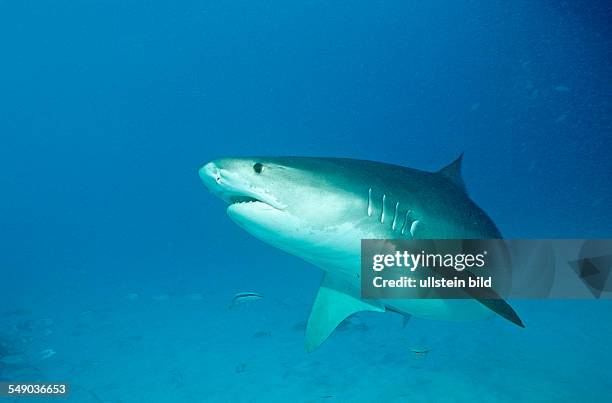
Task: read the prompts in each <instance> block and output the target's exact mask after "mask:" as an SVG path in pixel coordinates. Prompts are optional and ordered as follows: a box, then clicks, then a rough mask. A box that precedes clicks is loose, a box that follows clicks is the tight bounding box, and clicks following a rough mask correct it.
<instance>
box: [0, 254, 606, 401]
mask: <svg viewBox="0 0 612 403" xmlns="http://www.w3.org/2000/svg"><path fill="white" fill-rule="evenodd" d="M267 269H268V270H269V273H268V275H271V276H274V275H280V273H281V268H275V267H270V266H268V267H267ZM237 270H247V269H246V268H242V269H237ZM297 274H298V276H294V277H292V278H296V277H297V278H301V279H302V282H300V283H288V284H287V286H286V287H284V288H279V287H276V286H275V285H274V284H271V283H270V282H266V276H265V275H264V274H262V275H261V276H259V277H258V276H256V275H253V273H249V274H248V275H245V276H243V277H242V278H239V279H238V280H237V281H236V282H234V283H233V284H228V286H226V287H219V286H216V285H214V284H210V283H209V284H208V285H207V284H206V283H205V282H202V281H200V280H198V281H193V282H191V283H190V282H185V281H183V280H181V278H179V277H177V276H176V275H171V274H169V275H168V276H167V278H159V277H158V278H155V279H143V280H142V281H140V282H138V281H136V280H135V279H133V278H130V277H126V278H124V279H123V280H118V279H117V278H116V276H110V275H109V276H108V278H100V277H98V278H97V279H96V281H95V282H97V283H98V285H104V287H100V286H98V287H94V283H92V282H91V279H89V277H88V274H87V273H85V272H82V273H81V272H78V271H77V272H75V274H74V277H73V278H71V279H70V280H66V281H65V283H64V285H63V287H62V289H61V291H59V290H58V291H56V292H50V291H49V289H48V288H47V287H45V286H44V285H43V284H38V285H37V286H33V287H32V288H31V289H30V290H29V291H28V292H27V293H23V294H21V296H22V303H21V304H17V305H16V306H15V307H14V308H13V309H6V310H5V311H4V312H3V313H2V322H1V325H0V335H2V336H1V337H2V338H3V343H4V345H5V346H9V347H10V348H13V349H14V351H13V352H15V353H18V354H19V357H20V358H21V359H22V362H19V363H13V364H3V365H2V367H1V368H0V370H1V375H0V376H1V378H2V379H3V380H12V381H14V380H24V381H26V380H27V381H34V380H48V381H68V382H69V383H70V385H71V388H72V391H71V396H70V401H75V402H171V401H181V402H198V401H220V402H224V401H236V402H258V401H296V402H309V401H325V402H333V401H339V402H343V401H357V402H372V401H389V402H434V401H435V402H437V401H451V402H463V401H483V402H484V401H486V402H488V401H508V402H510V401H537V402H543V401H588V402H605V401H609V400H608V399H609V393H610V391H611V390H612V367H611V366H610V365H609V361H610V359H612V351H611V350H610V348H609V342H610V340H609V335H610V334H612V321H610V320H609V318H610V315H609V314H610V312H611V311H612V304H611V303H610V301H574V302H569V301H529V302H526V301H522V302H515V303H514V306H515V308H516V309H517V311H519V313H520V314H521V316H522V318H523V320H524V322H525V323H526V325H527V327H526V329H520V328H518V327H516V326H513V325H511V324H509V323H507V322H506V321H504V320H502V319H497V318H495V319H492V320H487V321H480V322H472V323H449V322H437V321H428V320H422V319H414V318H413V319H412V320H411V321H410V322H409V323H408V325H407V326H406V327H405V328H402V320H401V318H400V317H399V316H398V315H396V314H392V313H387V314H377V313H362V314H358V315H356V316H354V317H352V318H350V320H349V322H348V323H345V324H343V325H342V326H341V327H340V328H339V329H338V330H337V331H336V332H335V333H334V334H333V335H332V337H331V338H330V339H329V340H328V341H327V342H326V343H324V344H323V346H322V347H321V348H320V349H318V350H316V351H315V352H313V353H311V354H308V353H306V351H305V349H304V334H303V333H304V326H305V321H306V319H307V317H308V313H309V309H310V305H311V303H312V298H314V295H315V292H316V289H317V284H318V281H319V280H318V276H319V274H318V272H317V270H315V269H313V270H311V271H299V272H298V273H297ZM85 279H88V280H85ZM268 279H269V278H268ZM280 280H282V278H281V279H280ZM159 284H164V285H163V286H160V285H159ZM248 285H251V288H252V289H250V290H251V291H252V290H253V289H256V290H257V291H260V292H262V293H263V294H264V296H265V297H264V299H263V300H260V301H255V302H252V303H249V304H245V305H241V306H237V307H234V308H232V309H229V308H228V305H229V302H230V300H231V298H232V295H233V290H232V288H235V291H244V290H245V289H247V286H248ZM5 286H6V284H5ZM101 290H103V291H101ZM136 294H137V295H136ZM27 301H29V302H27ZM34 301H36V302H34ZM5 308H6V307H5ZM49 348H51V349H53V350H54V351H55V352H56V354H55V355H53V356H51V357H49V358H45V359H41V357H40V354H41V351H43V350H45V349H49ZM413 349H417V350H421V349H425V350H428V352H427V353H424V354H417V353H414V352H412V351H411V350H413ZM36 400H37V399H32V398H21V399H17V398H15V399H11V398H8V399H3V401H7V402H10V401H20V402H21V401H23V402H26V401H36ZM40 401H49V400H47V399H44V400H43V399H40Z"/></svg>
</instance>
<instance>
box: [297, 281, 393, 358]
mask: <svg viewBox="0 0 612 403" xmlns="http://www.w3.org/2000/svg"><path fill="white" fill-rule="evenodd" d="M346 291H347V290H346V289H345V290H344V291H343V287H342V284H341V283H339V282H337V281H334V280H333V279H332V278H331V277H330V276H329V275H327V274H326V275H325V277H323V282H322V283H321V288H319V293H318V294H317V298H316V299H315V302H314V305H313V306H312V311H311V312H310V318H309V319H308V325H307V326H306V350H307V351H308V352H311V351H314V350H315V349H316V348H318V347H319V346H320V345H321V343H323V342H324V341H325V340H326V339H327V338H328V337H329V335H330V334H331V333H332V332H333V331H334V329H335V328H336V326H338V325H339V324H340V322H342V321H343V320H344V319H346V318H347V317H349V316H350V315H352V314H354V313H356V312H360V311H374V312H384V310H385V309H384V308H383V307H382V306H379V305H377V304H376V303H371V302H366V301H364V300H362V299H360V298H358V297H353V296H351V295H349V294H348V293H347V292H346Z"/></svg>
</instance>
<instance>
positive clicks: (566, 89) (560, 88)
mask: <svg viewBox="0 0 612 403" xmlns="http://www.w3.org/2000/svg"><path fill="white" fill-rule="evenodd" d="M569 90H570V89H569V87H568V86H565V85H557V86H556V87H555V91H558V92H569Z"/></svg>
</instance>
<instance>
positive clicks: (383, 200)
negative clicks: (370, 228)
mask: <svg viewBox="0 0 612 403" xmlns="http://www.w3.org/2000/svg"><path fill="white" fill-rule="evenodd" d="M386 198H387V195H386V194H383V197H382V208H381V209H380V210H381V211H380V222H381V223H384V222H385V199H386Z"/></svg>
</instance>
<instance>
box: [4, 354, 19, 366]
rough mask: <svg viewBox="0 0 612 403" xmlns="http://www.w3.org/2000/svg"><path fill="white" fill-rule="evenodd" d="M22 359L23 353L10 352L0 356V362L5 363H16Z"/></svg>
mask: <svg viewBox="0 0 612 403" xmlns="http://www.w3.org/2000/svg"><path fill="white" fill-rule="evenodd" d="M23 361H24V356H23V354H11V355H6V356H4V357H1V358H0V362H1V363H3V364H6V365H17V364H21V363H22V362H23Z"/></svg>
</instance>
